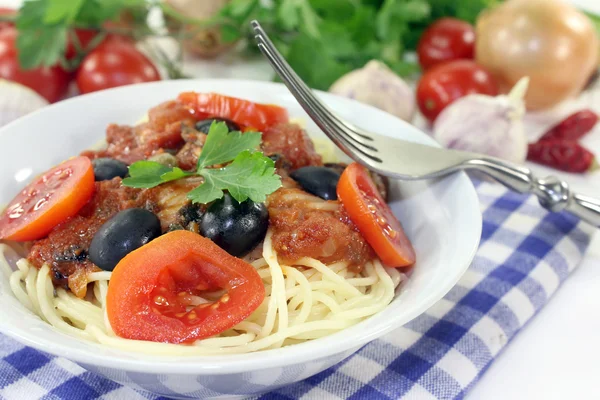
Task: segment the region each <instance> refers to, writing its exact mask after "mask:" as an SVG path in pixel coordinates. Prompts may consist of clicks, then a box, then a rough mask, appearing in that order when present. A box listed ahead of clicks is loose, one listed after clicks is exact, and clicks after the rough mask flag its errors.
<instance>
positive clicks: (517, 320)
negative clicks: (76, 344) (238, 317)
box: [0, 183, 592, 400]
mask: <svg viewBox="0 0 600 400" xmlns="http://www.w3.org/2000/svg"><path fill="white" fill-rule="evenodd" d="M477 191H478V193H479V198H480V200H481V207H482V212H483V219H484V222H483V233H482V241H481V246H480V248H479V251H478V252H477V255H476V257H475V260H474V262H473V265H472V266H471V268H470V269H469V270H468V271H467V273H466V274H465V275H464V277H463V278H462V279H461V280H460V282H459V283H458V285H457V286H456V287H455V288H454V289H452V291H450V293H448V295H447V296H446V297H445V298H444V299H443V300H441V301H440V302H438V303H437V304H436V305H435V306H433V307H432V308H431V309H429V310H428V311H427V312H426V313H425V314H424V315H422V316H420V317H419V318H417V319H415V320H413V321H412V322H410V323H409V324H407V325H406V326H404V327H402V328H400V329H398V330H396V331H394V332H392V333H390V334H388V335H386V336H385V337H383V338H382V339H379V340H376V341H374V342H372V343H370V344H368V345H366V346H365V347H363V348H362V349H361V350H360V351H359V352H358V353H356V354H355V355H354V356H352V357H350V358H348V359H347V360H345V361H344V362H342V363H340V364H338V365H336V366H335V367H333V368H330V369H328V370H326V371H324V372H322V373H320V374H318V375H315V376H313V377H311V378H308V379H306V380H304V381H302V382H300V383H297V384H295V385H292V386H288V387H285V388H283V389H280V390H278V391H276V392H272V393H269V394H266V395H264V396H263V397H262V398H263V399H280V398H285V399H297V398H307V399H313V398H314V399H398V398H407V399H436V398H437V399H455V398H462V397H463V396H464V395H465V393H466V392H467V391H468V390H469V388H471V387H472V385H473V384H474V383H475V382H476V381H477V379H478V378H479V376H481V374H482V373H483V372H484V371H485V370H486V368H487V367H488V366H489V365H490V363H491V362H492V361H493V360H494V357H496V355H497V354H498V353H499V352H500V350H502V348H503V347H504V346H506V344H507V343H508V342H509V341H510V340H511V339H512V338H513V337H514V335H515V334H516V333H517V332H518V331H519V329H521V327H523V326H524V325H525V324H526V323H527V321H528V320H529V319H530V318H531V317H532V316H533V315H535V313H536V312H537V311H538V310H539V309H540V308H541V307H542V306H543V305H544V304H545V303H546V302H547V301H548V299H549V298H550V296H551V295H552V294H553V293H554V292H555V291H556V289H557V288H558V286H559V285H560V283H561V282H562V281H563V280H564V279H566V278H567V276H568V275H569V273H570V272H571V271H572V270H573V269H574V268H575V267H576V266H577V264H578V263H579V261H580V260H581V258H582V255H583V253H584V252H585V249H586V248H587V246H588V244H589V240H590V234H591V233H592V228H591V227H589V226H587V225H584V224H582V223H579V222H578V221H577V220H576V219H575V218H573V217H571V216H570V215H567V214H549V213H546V212H545V211H544V210H543V209H542V208H540V207H539V206H538V205H537V203H536V200H535V199H534V198H531V197H526V196H522V195H518V194H515V193H511V192H508V191H507V190H505V189H504V188H503V187H501V186H499V185H495V184H491V183H477ZM0 397H3V398H6V399H9V400H13V399H19V400H20V399H38V398H43V399H86V400H87V399H94V398H102V399H156V396H152V395H150V394H147V393H142V392H137V391H135V390H133V389H129V388H126V387H123V386H121V385H118V384H116V383H113V382H111V381H108V380H106V379H104V378H101V377H99V376H97V375H94V374H92V373H90V372H86V371H85V370H83V369H82V368H80V367H79V366H77V365H75V364H73V363H71V362H70V361H67V360H65V359H63V358H58V357H50V356H48V355H45V354H43V353H40V352H37V351H35V350H33V349H31V348H28V347H24V346H22V345H20V344H18V343H16V342H15V341H13V340H11V339H8V338H6V337H4V336H2V335H0Z"/></svg>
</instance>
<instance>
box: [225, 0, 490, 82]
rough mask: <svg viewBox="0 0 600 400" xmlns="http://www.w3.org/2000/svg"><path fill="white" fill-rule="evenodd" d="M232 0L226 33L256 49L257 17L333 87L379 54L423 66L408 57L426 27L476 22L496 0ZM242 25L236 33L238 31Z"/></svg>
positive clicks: (302, 69)
mask: <svg viewBox="0 0 600 400" xmlns="http://www.w3.org/2000/svg"><path fill="white" fill-rule="evenodd" d="M245 1H246V7H245V8H243V9H242V8H241V7H240V5H239V4H240V3H241V2H243V0H233V1H232V2H230V3H228V4H227V5H225V7H224V8H223V9H222V10H221V12H220V14H219V17H218V18H217V19H218V20H217V21H215V22H217V23H219V26H221V27H222V28H221V29H222V33H223V37H224V38H227V39H228V40H232V41H233V40H237V39H239V38H240V37H244V36H245V37H247V39H248V40H247V43H248V44H249V47H248V49H249V50H256V49H255V46H254V34H253V33H252V31H251V30H250V29H249V26H248V24H249V22H250V20H252V19H257V20H258V21H259V22H260V23H261V25H262V26H263V27H264V28H265V30H266V31H267V33H268V34H269V36H270V37H271V39H272V40H273V42H274V43H275V45H276V46H277V48H278V49H279V51H280V52H282V53H283V55H284V56H285V57H286V59H287V60H288V62H289V63H290V65H291V66H292V68H293V69H294V70H295V71H296V72H297V73H298V75H300V77H302V79H304V80H305V81H306V82H307V83H308V85H309V86H311V87H313V88H315V89H322V90H328V89H329V87H330V86H331V84H332V83H333V82H335V80H337V79H338V78H339V77H340V76H342V75H343V74H345V73H347V72H349V71H352V70H354V69H357V68H362V67H363V66H364V65H365V64H366V63H367V62H369V61H371V60H373V59H376V60H380V61H383V62H384V63H386V64H387V65H388V66H389V67H390V68H391V69H392V70H394V71H395V72H396V73H398V74H399V75H403V76H405V75H410V74H413V73H415V72H417V71H418V65H417V64H416V62H415V61H414V60H413V61H409V60H407V57H405V55H406V52H407V51H411V50H415V49H416V46H417V41H418V40H419V37H420V36H421V33H422V32H423V30H424V29H425V28H426V27H427V26H428V25H429V24H431V23H432V22H433V21H434V20H436V19H438V18H440V17H441V16H456V17H458V18H464V19H467V20H468V21H469V22H474V19H475V17H476V16H477V14H479V12H480V11H481V10H482V9H484V8H486V7H487V6H489V5H490V4H493V3H495V2H496V1H497V0H460V1H459V0H352V1H350V0H274V1H256V0H253V1H250V0H245ZM236 30H237V34H236V32H235V31H236Z"/></svg>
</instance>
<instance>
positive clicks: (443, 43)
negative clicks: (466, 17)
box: [417, 18, 475, 70]
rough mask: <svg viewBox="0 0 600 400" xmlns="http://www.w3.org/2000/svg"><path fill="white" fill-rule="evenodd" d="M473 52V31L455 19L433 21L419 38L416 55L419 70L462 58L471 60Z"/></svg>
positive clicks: (469, 25) (470, 27)
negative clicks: (419, 65)
mask: <svg viewBox="0 0 600 400" xmlns="http://www.w3.org/2000/svg"><path fill="white" fill-rule="evenodd" d="M474 52H475V29H474V28H473V26H472V25H471V24H469V23H467V22H465V21H461V20H459V19H456V18H442V19H438V20H437V21H435V22H434V23H433V24H431V26H429V28H427V30H425V32H423V35H422V36H421V39H420V40H419V44H418V45H417V55H418V57H419V64H421V68H423V70H426V69H428V68H431V67H433V66H434V65H436V64H440V63H443V62H446V61H452V60H458V59H462V58H466V59H472V58H473V57H474Z"/></svg>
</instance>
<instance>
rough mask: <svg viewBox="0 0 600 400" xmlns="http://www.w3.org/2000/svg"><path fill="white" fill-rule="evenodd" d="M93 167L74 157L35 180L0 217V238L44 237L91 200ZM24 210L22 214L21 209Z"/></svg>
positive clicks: (86, 159) (85, 159) (93, 188)
mask: <svg viewBox="0 0 600 400" xmlns="http://www.w3.org/2000/svg"><path fill="white" fill-rule="evenodd" d="M95 187H96V186H95V183H94V168H93V167H92V162H91V161H90V159H89V158H87V157H82V156H79V157H74V158H71V159H69V160H67V161H65V162H63V163H62V164H59V165H57V166H56V167H54V168H52V169H50V170H48V171H47V172H45V173H44V174H42V175H40V176H39V177H37V178H36V179H35V180H34V181H33V182H31V183H30V184H29V185H27V187H26V188H25V189H23V190H22V191H21V193H19V194H18V195H17V196H16V197H15V198H14V199H13V200H12V201H11V202H10V204H9V205H8V206H7V207H6V209H5V210H4V212H3V214H2V215H0V239H8V240H16V241H20V242H24V241H29V240H37V239H41V238H43V237H45V236H46V235H47V234H48V233H49V232H50V231H51V230H52V229H53V228H54V227H55V226H56V225H58V224H60V223H61V222H63V221H65V220H67V219H68V218H70V217H72V216H74V215H75V214H77V213H78V212H79V210H80V209H81V208H82V207H83V206H84V205H85V204H86V203H87V202H88V201H89V200H90V199H91V198H92V195H93V194H94V190H95ZM25 207H26V208H27V209H26V210H24V212H22V213H19V210H21V211H23V208H25Z"/></svg>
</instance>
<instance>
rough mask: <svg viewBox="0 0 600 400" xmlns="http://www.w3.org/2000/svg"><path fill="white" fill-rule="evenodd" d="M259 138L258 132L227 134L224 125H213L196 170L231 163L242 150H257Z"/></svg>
mask: <svg viewBox="0 0 600 400" xmlns="http://www.w3.org/2000/svg"><path fill="white" fill-rule="evenodd" d="M261 137H262V135H261V133H260V132H247V133H242V132H239V131H233V132H229V129H228V128H227V125H225V124H224V123H217V124H214V123H213V124H212V125H211V127H210V130H209V134H208V136H207V137H206V142H205V143H204V148H203V149H202V153H200V157H199V158H198V169H199V170H200V169H202V168H205V167H208V166H211V165H216V164H223V163H226V162H228V161H231V160H233V159H234V158H235V157H236V156H237V155H238V154H239V153H241V152H242V151H244V150H257V149H258V146H259V145H260V139H261Z"/></svg>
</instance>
